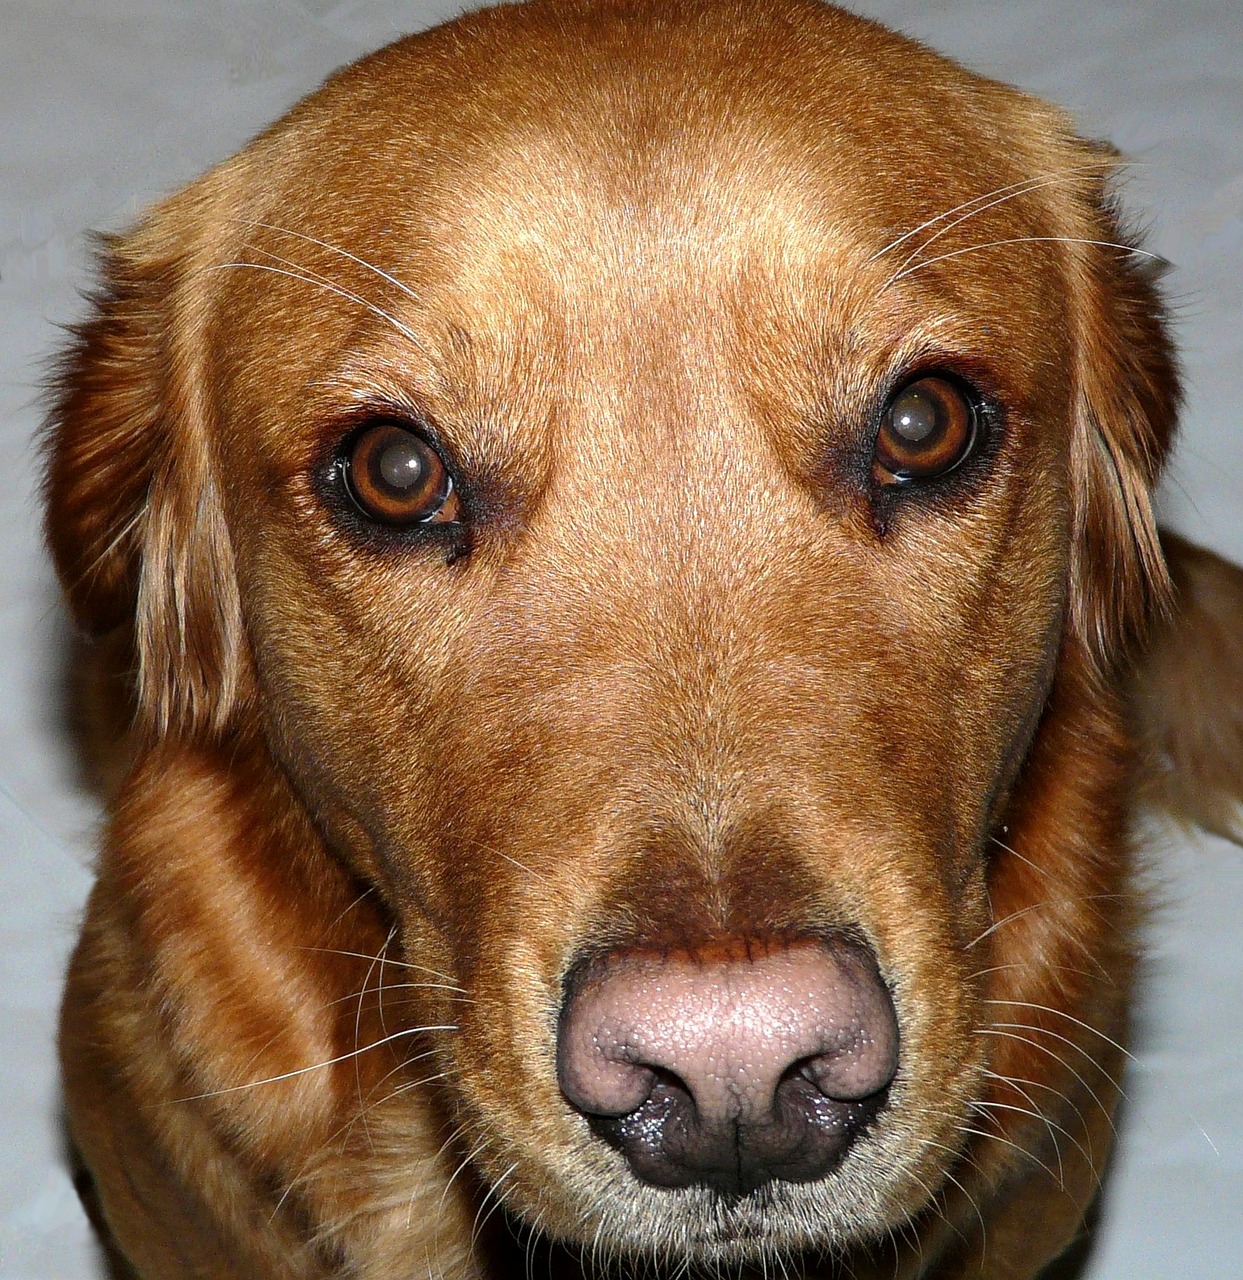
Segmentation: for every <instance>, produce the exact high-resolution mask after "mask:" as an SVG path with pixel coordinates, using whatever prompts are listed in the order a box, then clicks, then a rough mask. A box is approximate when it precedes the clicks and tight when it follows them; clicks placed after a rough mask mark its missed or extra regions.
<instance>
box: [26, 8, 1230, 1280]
mask: <svg viewBox="0 0 1243 1280" xmlns="http://www.w3.org/2000/svg"><path fill="white" fill-rule="evenodd" d="M1115 167H1116V159H1115V156H1114V155H1113V154H1112V153H1111V152H1110V151H1108V150H1107V149H1106V148H1103V147H1101V146H1098V145H1093V144H1089V143H1086V142H1084V141H1082V140H1080V139H1078V138H1077V137H1075V136H1074V134H1073V132H1072V130H1071V127H1070V125H1069V124H1068V122H1067V120H1066V118H1065V117H1064V116H1062V115H1061V114H1059V113H1058V112H1057V111H1056V110H1054V109H1052V108H1050V107H1048V106H1046V105H1044V104H1042V103H1040V102H1037V101H1034V100H1033V99H1031V98H1029V97H1027V96H1025V95H1023V94H1021V93H1019V92H1017V91H1015V90H1013V89H1010V88H1008V87H1005V86H1003V85H1000V84H996V83H993V82H991V81H988V80H984V79H981V78H979V77H977V76H974V75H971V74H969V73H967V72H965V71H962V70H960V69H958V68H957V67H955V66H953V65H951V64H950V63H948V62H946V61H944V60H942V59H941V58H939V57H937V56H936V55H934V54H933V53H931V52H929V51H928V50H926V49H924V48H922V47H920V46H919V45H917V44H914V43H912V42H910V41H908V40H905V39H903V38H901V37H899V36H896V35H893V34H891V33H889V32H887V31H885V30H884V29H882V28H881V27H878V26H876V25H874V24H872V23H871V22H868V21H864V20H862V19H859V18H857V17H853V16H850V15H848V14H846V13H844V12H841V11H839V10H837V9H834V8H831V7H827V6H823V5H820V4H817V3H812V2H810V0H629V2H622V0H539V2H536V3H530V4H525V5H518V6H506V7H501V8H497V9H493V10H489V11H485V12H480V13H476V14H474V15H471V16H467V17H464V18H462V19H460V20H458V21H456V22H453V23H451V24H449V25H446V26H443V27H440V28H438V29H436V30H433V31H430V32H427V33H425V34H422V35H418V36H414V37H411V38H409V39H407V40H403V41H400V42H399V43H397V44H395V45H393V46H391V47H390V48H387V49H384V50H382V51H380V52H379V53H377V54H375V55H374V56H371V57H368V58H365V59H363V60H362V61H361V62H359V63H357V64H356V65H354V66H352V67H349V68H347V69H345V70H344V71H342V72H340V73H339V74H338V75H336V76H334V77H333V78H332V79H331V80H329V81H328V82H327V84H325V85H324V86H323V87H322V88H321V89H320V90H319V91H318V92H316V93H315V94H313V95H312V96H311V97H310V98H308V99H307V100H306V101H304V102H303V103H302V104H301V105H299V106H298V107H296V108H295V109H294V110H293V111H292V112H290V114H289V115H288V116H287V117H286V118H285V119H284V120H282V121H281V122H280V123H278V124H276V125H275V126H273V127H272V128H271V129H269V130H268V131H267V132H266V133H264V134H262V135H261V136H260V137H259V138H257V139H256V140H255V141H254V142H253V143H252V144H251V145H250V146H248V147H247V148H246V149H245V150H243V151H242V152H241V153H240V154H239V155H237V156H235V157H233V158H232V159H230V160H228V161H226V162H225V163H223V164H221V165H220V166H219V167H218V168H216V169H214V170H213V171H211V172H210V173H208V174H207V175H206V176H205V177H203V178H202V179H200V180H199V181H197V182H195V183H194V184H192V185H191V186H190V187H188V188H187V189H185V190H184V191H181V192H180V193H178V194H176V195H174V196H172V197H171V198H170V199H168V200H166V201H164V202H163V203H162V204H161V205H159V206H158V207H157V208H156V209H155V210H154V211H152V212H151V214H150V215H149V216H148V217H147V218H145V219H144V220H143V221H142V223H141V224H140V225H139V226H138V227H137V228H136V229H134V230H133V231H132V232H131V233H129V234H128V235H126V236H124V237H121V238H118V239H115V240H112V241H110V242H109V243H108V246H107V252H106V261H105V264H104V271H105V284H104V287H103V290H102V292H101V293H100V295H99V297H98V298H97V300H96V305H95V308H94V312H93V315H92V316H91V318H90V319H88V320H87V321H86V322H85V323H84V324H83V325H82V326H81V328H80V330H79V331H78V333H77V335H76V341H75V342H74V344H73V346H72V348H71V350H70V351H69V352H68V353H67V355H66V357H65V361H64V365H63V369H62V371H61V374H60V381H59V392H58V398H57V402H56V405H55V407H54V410H53V414H52V422H51V427H50V434H49V466H48V478H47V504H48V516H47V529H48V535H49V539H50V543H51V548H52V551H53V553H54V556H55V559H56V563H57V566H58V570H59V572H60V575H61V578H62V580H63V583H64V586H65V589H66V592H67V594H68V597H69V600H70V603H71V605H72V608H73V611H74V614H75V617H76V619H77V620H78V622H79V623H80V624H81V626H82V627H83V628H84V629H85V630H86V631H87V632H89V633H92V634H95V635H100V636H103V635H111V636H112V637H113V640H112V641H111V644H112V646H113V647H114V648H116V647H118V646H119V649H120V651H121V653H122V655H123V658H122V665H123V667H125V669H126V670H127V672H128V674H129V676H130V678H131V682H130V685H129V687H130V689H131V691H132V704H133V709H134V727H133V730H132V765H131V767H130V768H129V771H128V773H127V775H126V777H125V779H124V781H123V782H122V783H121V785H120V787H119V791H118V794H117V796H116V798H115V803H114V806H113V811H112V817H111V821H110V825H109V827H108V830H107V833H106V836H105V838H104V841H103V848H102V852H101V856H100V863H99V878H98V883H97V885H96V888H95V891H94V894H93V896H92V898H91V902H90V906H89V910H88V912H87V917H86V922H85V926H84V929H83V933H82V938H81V942H80V944H79V947H78V950H77V953H76V956H75V958H74V961H73V964H72V969H71V973H70V977H69V985H68V991H67V995H66V999H65V1006H64V1015H63V1027H62V1052H63V1061H64V1074H65V1083H66V1092H67V1099H68V1108H69V1114H70V1123H71V1129H72V1134H73V1137H74V1140H75V1142H76V1144H77V1145H78V1147H79V1148H80V1151H81V1153H82V1156H83V1157H84V1160H85V1162H86V1165H87V1166H88V1168H89V1170H90V1171H91V1173H92V1175H93V1177H94V1180H95V1182H96V1184H97V1188H98V1194H99V1199H100V1203H101V1205H102V1213H103V1217H104V1219H105V1220H106V1222H107V1225H108V1228H109V1230H110V1231H111V1233H112V1234H113V1235H114V1237H115V1240H116V1242H117V1244H118V1246H119V1248H120V1250H121V1251H122V1252H123V1253H124V1255H125V1256H126V1257H127V1258H128V1260H129V1263H130V1265H132V1266H133V1268H134V1269H135V1270H136V1272H137V1273H138V1274H139V1275H140V1276H141V1277H143V1278H144V1280H173V1278H174V1277H176V1278H178V1280H180V1278H182V1277H189V1276H197V1277H211V1278H212V1280H224V1278H226V1277H228V1278H230V1280H257V1278H259V1277H263V1278H270V1280H326V1278H327V1277H341V1278H344V1277H354V1278H356V1280H398V1278H399V1277H400V1278H401V1280H408V1278H419V1280H425V1278H427V1277H432V1278H435V1280H440V1278H442V1277H443V1278H445V1280H459V1278H460V1280H467V1278H475V1280H480V1278H482V1277H501V1276H511V1275H515V1274H521V1273H522V1272H521V1268H522V1267H523V1266H524V1265H525V1266H527V1267H536V1266H538V1267H539V1268H540V1269H541V1270H543V1269H545V1268H546V1269H548V1270H549V1272H550V1273H551V1274H556V1275H567V1276H572V1275H575V1274H581V1273H583V1272H587V1273H592V1272H595V1271H596V1270H604V1269H607V1268H609V1267H610V1266H613V1267H617V1268H620V1269H621V1271H622V1272H623V1273H634V1274H638V1275H667V1276H669V1277H677V1276H681V1275H686V1274H689V1273H691V1272H696V1271H700V1270H704V1271H707V1272H708V1273H709V1274H726V1273H730V1274H751V1273H752V1272H754V1273H755V1274H760V1273H761V1272H763V1273H767V1274H774V1273H775V1274H782V1275H786V1276H790V1277H793V1276H811V1275H814V1276H820V1277H830V1276H831V1277H843V1278H844V1277H858V1278H860V1280H862V1278H864V1277H870V1276H877V1277H897V1278H898V1280H908V1278H910V1277H916V1276H922V1277H929V1278H931V1277H938V1278H943V1280H944V1278H949V1277H967V1276H986V1277H993V1278H996V1280H1000V1278H1001V1277H1006V1278H1007V1280H1017V1278H1019V1277H1031V1276H1034V1275H1035V1274H1036V1273H1037V1272H1038V1271H1040V1269H1041V1268H1042V1266H1043V1265H1044V1264H1045V1263H1046V1262H1047V1261H1048V1260H1049V1259H1051V1258H1053V1257H1055V1256H1057V1255H1058V1254H1059V1253H1060V1252H1061V1251H1062V1250H1063V1249H1064V1248H1065V1247H1066V1246H1067V1244H1068V1242H1071V1241H1072V1240H1073V1239H1074V1238H1075V1237H1076V1235H1077V1233H1078V1232H1079V1231H1080V1229H1081V1224H1082V1221H1083V1218H1084V1214H1085V1212H1086V1210H1087V1209H1088V1207H1089V1206H1090V1204H1091V1202H1092V1200H1093V1197H1094V1194H1095V1192H1096V1190H1097V1187H1098V1183H1099V1179H1100V1176H1101V1173H1102V1168H1103V1165H1104V1162H1105V1159H1106V1156H1107V1152H1108V1149H1109V1145H1110V1134H1111V1123H1110V1113H1111V1110H1112V1108H1113V1106H1114V1101H1115V1098H1116V1096H1117V1092H1118V1078H1119V1073H1120V1069H1121V1066H1122V1059H1123V1053H1124V1051H1123V1049H1122V1047H1121V1042H1122V1040H1123V1037H1124V1035H1125V1028H1126V1020H1127V1003H1128V989H1129V985H1130V975H1131V970H1132V960H1133V948H1134V925H1135V922H1136V917H1137V909H1138V908H1137V897H1136V893H1135V891H1134V888H1133V884H1132V878H1133V870H1132V847H1131V838H1130V836H1129V834H1128V829H1129V823H1130V820H1131V817H1132V813H1133V810H1134V807H1135V804H1136V800H1137V796H1138V794H1139V792H1140V789H1141V786H1143V785H1145V779H1146V778H1147V779H1149V780H1153V779H1155V782H1156V784H1158V785H1160V786H1162V788H1163V790H1164V794H1165V795H1166V796H1167V798H1168V799H1169V800H1170V802H1171V803H1173V804H1175V805H1179V806H1181V807H1182V808H1183V810H1184V811H1185V812H1188V813H1191V814H1192V815H1193V816H1195V815H1198V816H1200V817H1203V818H1207V819H1208V820H1210V821H1213V822H1215V823H1217V824H1218V825H1219V826H1228V825H1229V824H1230V822H1231V821H1232V811H1233V810H1232V807H1233V803H1234V796H1235V795H1236V794H1237V791H1238V788H1239V782H1240V768H1239V764H1240V759H1243V750H1241V749H1240V746H1239V739H1238V734H1237V719H1236V720H1228V719H1226V717H1228V716H1229V715H1233V714H1234V712H1232V711H1230V710H1229V708H1231V707H1235V706H1237V703H1238V698H1237V691H1238V688H1239V685H1240V678H1239V670H1240V669H1243V664H1238V665H1236V666H1235V667H1234V668H1229V667H1227V666H1226V665H1225V664H1224V663H1223V661H1222V659H1221V657H1220V649H1221V646H1220V636H1221V635H1222V634H1230V633H1231V632H1232V631H1233V633H1234V634H1235V635H1238V634H1243V633H1241V632H1240V631H1239V630H1238V626H1239V622H1240V618H1241V617H1243V606H1241V605H1240V601H1241V600H1243V589H1241V588H1240V585H1239V581H1238V575H1237V573H1236V571H1234V570H1232V569H1230V568H1228V567H1227V566H1225V565H1223V564H1221V562H1219V561H1216V560H1214V559H1213V558H1212V557H1209V556H1207V555H1206V554H1205V553H1199V552H1196V551H1194V550H1192V549H1190V548H1186V547H1182V546H1181V545H1179V544H1172V545H1173V555H1174V557H1175V568H1176V571H1177V574H1178V575H1179V576H1180V581H1181V584H1182V591H1181V595H1180V597H1179V599H1180V604H1179V611H1178V613H1177V615H1175V616H1176V617H1177V619H1178V620H1177V621H1176V622H1173V623H1167V624H1165V626H1166V628H1167V630H1166V631H1165V632H1163V633H1162V634H1163V635H1164V639H1163V640H1161V641H1159V642H1157V648H1156V649H1155V650H1153V649H1152V646H1153V643H1154V641H1153V636H1154V634H1155V633H1154V631H1153V627H1154V623H1155V621H1156V620H1157V619H1159V618H1160V617H1161V616H1162V615H1163V612H1165V613H1168V608H1167V601H1168V598H1169V596H1170V591H1169V580H1168V577H1167V570H1166V567H1165V558H1164V555H1163V551H1162V547H1161V545H1160V541H1159V538H1158V534H1157V531H1156V527H1155V525H1154V521H1153V514H1152V508H1151V503H1150V495H1151V492H1152V486H1153V484H1154V481H1155V479H1156V477H1157V474H1158V472H1159V470H1160V467H1161V463H1162V460H1163V458H1164V457H1165V455H1166V452H1167V450H1168V448H1169V445H1170V438H1171V431H1172V428H1173V424H1174V419H1175V410H1176V401H1177V380H1176V375H1175V371H1174V368H1173V365H1172V361H1171V354H1170V348H1169V343H1168V340H1167V337H1166V333H1165V329H1164V326H1163V320H1162V309H1161V306H1160V303H1159V301H1158V298H1157V296H1156V294H1155V291H1154V287H1153V283H1152V277H1153V272H1152V271H1151V269H1150V265H1149V259H1148V258H1147V257H1146V256H1145V255H1144V254H1143V253H1142V252H1141V251H1139V250H1138V249H1135V248H1133V247H1132V245H1131V243H1130V241H1128V239H1127V238H1126V236H1125V234H1124V232H1123V231H1122V230H1120V228H1119V225H1118V221H1117V219H1116V217H1115V215H1114V212H1113V211H1112V206H1111V202H1110V197H1109V179H1110V175H1111V173H1112V171H1113V170H1114V169H1115ZM1210 614H1211V615H1213V616H1212V618H1210ZM1210 623H1211V624H1212V626H1217V627H1219V628H1222V629H1224V630H1219V631H1217V632H1213V631H1212V630H1211V626H1210ZM1145 673H1146V674H1145ZM1210 682H1215V683H1210ZM1226 682H1230V683H1229V687H1228V688H1227V685H1226ZM1184 687H1185V690H1184V692H1178V693H1174V692H1172V691H1176V690H1179V689H1180V688H1184ZM1206 688H1207V689H1210V690H1211V692H1209V693H1208V694H1207V695H1206V693H1205V692H1204V690H1205V689H1206ZM1170 707H1176V708H1177V709H1178V711H1179V713H1180V715H1179V718H1178V719H1174V718H1173V717H1172V716H1170V715H1169V714H1167V708H1170ZM1141 722H1142V725H1143V726H1146V727H1144V728H1143V729H1142V732H1141V728H1140V725H1141ZM1232 734H1233V735H1234V736H1233V737H1231V735H1232ZM1149 739H1155V740H1156V741H1157V747H1158V748H1159V749H1160V752H1161V755H1160V756H1159V758H1158V767H1157V768H1155V770H1154V769H1148V768H1147V767H1146V764H1145V761H1146V759H1147V754H1146V753H1147V750H1148V748H1147V747H1146V746H1145V741H1147V740H1149ZM1215 743H1216V745H1214V744H1215Z"/></svg>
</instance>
